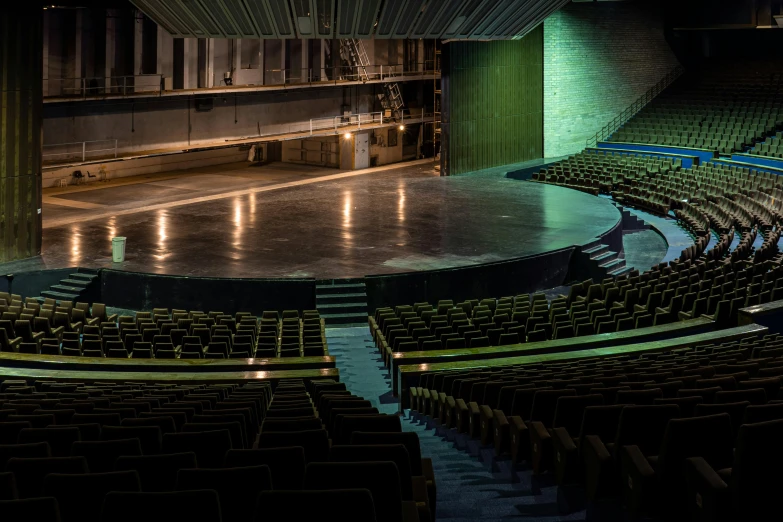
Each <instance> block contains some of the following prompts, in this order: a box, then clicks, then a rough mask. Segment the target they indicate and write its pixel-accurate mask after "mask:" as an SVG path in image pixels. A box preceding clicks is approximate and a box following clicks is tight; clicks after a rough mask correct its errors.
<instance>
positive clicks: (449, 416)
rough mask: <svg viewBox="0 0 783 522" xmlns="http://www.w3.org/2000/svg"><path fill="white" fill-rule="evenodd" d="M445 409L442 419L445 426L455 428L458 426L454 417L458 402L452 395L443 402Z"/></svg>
mask: <svg viewBox="0 0 783 522" xmlns="http://www.w3.org/2000/svg"><path fill="white" fill-rule="evenodd" d="M443 407H444V411H443V413H442V414H441V416H440V417H441V419H442V420H443V424H444V425H445V426H446V427H447V428H453V427H454V426H456V425H457V419H456V417H455V415H454V413H455V409H456V407H457V401H456V399H454V397H452V396H451V395H447V396H446V399H445V400H444V401H443Z"/></svg>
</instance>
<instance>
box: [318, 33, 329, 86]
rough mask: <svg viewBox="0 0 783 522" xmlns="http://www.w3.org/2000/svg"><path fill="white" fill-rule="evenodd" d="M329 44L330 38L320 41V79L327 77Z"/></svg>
mask: <svg viewBox="0 0 783 522" xmlns="http://www.w3.org/2000/svg"><path fill="white" fill-rule="evenodd" d="M328 45H329V40H319V41H318V63H319V69H320V72H319V75H318V77H319V79H320V80H321V81H324V80H326V79H327V74H326V47H327V46H328Z"/></svg>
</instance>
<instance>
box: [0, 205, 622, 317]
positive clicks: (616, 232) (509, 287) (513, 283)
mask: <svg viewBox="0 0 783 522" xmlns="http://www.w3.org/2000/svg"><path fill="white" fill-rule="evenodd" d="M622 236H623V226H622V219H621V215H620V213H619V212H618V220H617V222H616V223H615V225H614V226H613V227H612V228H610V229H609V230H606V231H605V232H604V233H603V234H601V235H600V236H599V237H596V238H594V239H592V240H590V241H588V242H586V243H584V244H581V245H573V246H571V247H567V248H561V249H557V250H552V251H549V252H544V253H539V254H534V255H529V256H524V257H518V258H511V259H506V260H502V261H496V262H490V263H483V264H476V265H469V266H462V267H454V268H446V269H437V270H426V271H417V272H405V273H394V274H381V275H368V276H365V277H364V278H363V279H360V280H359V281H362V282H364V283H365V284H366V287H367V301H368V302H367V305H368V310H371V311H372V310H375V308H378V307H381V306H392V305H396V304H402V303H413V302H417V301H437V300H438V299H440V298H441V297H442V296H449V298H452V299H454V300H464V299H474V298H482V297H489V296H507V295H515V294H521V293H528V292H534V291H540V290H545V289H549V288H554V287H557V286H561V285H563V284H565V283H568V282H571V281H575V280H581V279H585V278H586V277H595V276H596V274H593V273H591V271H594V270H595V267H594V266H592V267H591V266H588V265H589V262H588V261H589V256H587V255H582V254H581V252H582V251H584V250H586V249H589V248H591V247H594V246H597V245H599V244H604V245H607V246H608V247H609V249H610V250H612V251H615V252H618V253H622ZM77 270H80V268H79V267H70V268H56V269H44V270H35V271H29V272H15V273H14V275H13V281H9V279H8V277H7V276H6V277H2V276H0V290H2V291H7V292H13V293H16V294H21V295H23V296H36V295H40V294H41V292H42V291H44V290H47V289H49V288H50V287H51V286H53V285H56V284H58V282H59V280H61V279H64V278H67V277H68V274H70V273H73V272H75V271H77ZM86 270H88V271H91V272H93V273H95V274H97V275H98V278H97V281H98V282H97V283H96V284H94V285H92V286H91V287H90V288H89V289H88V290H89V291H88V293H86V294H84V295H83V296H82V299H83V300H87V301H91V302H93V301H94V302H101V303H105V304H106V305H107V306H110V307H114V308H120V309H125V310H150V309H152V308H158V307H160V308H183V309H191V310H204V311H209V310H221V311H224V312H226V313H235V312H237V311H247V312H251V313H255V314H260V313H261V312H263V311H264V310H271V309H277V310H285V309H292V310H308V309H315V308H316V285H318V284H324V283H327V284H340V283H341V282H356V281H357V279H355V278H353V279H329V280H319V279H315V278H219V277H186V276H175V275H161V274H152V273H145V272H131V271H124V270H115V269H97V270H91V269H86ZM598 275H599V276H600V274H598Z"/></svg>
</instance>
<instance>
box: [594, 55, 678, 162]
mask: <svg viewBox="0 0 783 522" xmlns="http://www.w3.org/2000/svg"><path fill="white" fill-rule="evenodd" d="M683 72H685V68H684V67H683V66H682V65H678V66H677V67H675V68H674V69H672V70H671V71H669V72H668V73H667V74H666V76H664V77H663V78H661V79H660V80H659V81H658V83H656V84H655V85H653V86H652V87H650V88H649V89H647V92H645V93H644V94H642V95H641V96H639V98H637V99H636V101H634V102H633V103H632V104H631V105H629V106H628V107H626V108H625V110H624V111H623V112H621V113H620V114H618V115H617V116H615V117H614V118H613V119H612V121H610V122H609V123H607V124H606V125H604V126H603V127H602V128H601V130H600V131H598V132H596V133H595V135H594V136H591V137H590V138H587V141H586V143H585V146H586V147H595V146H597V145H598V142H599V141H603V140H605V139H607V138H608V137H609V136H611V135H612V134H614V133H615V131H617V129H619V128H620V127H621V126H622V125H623V124H625V123H626V122H627V121H628V120H630V119H631V118H633V117H634V116H636V114H638V113H639V111H641V110H642V109H643V108H644V107H646V106H647V104H649V103H650V102H651V101H653V100H654V99H655V98H656V97H657V96H658V95H659V94H660V93H661V92H663V90H664V89H666V88H667V87H668V86H670V85H671V84H672V83H674V80H676V79H677V78H679V77H680V76H681V75H682V73H683Z"/></svg>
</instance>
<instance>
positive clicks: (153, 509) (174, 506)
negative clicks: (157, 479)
mask: <svg viewBox="0 0 783 522" xmlns="http://www.w3.org/2000/svg"><path fill="white" fill-rule="evenodd" d="M173 513H176V517H177V518H178V519H180V520H194V521H195V520H198V521H199V522H221V517H220V501H219V499H218V494H217V492H216V491H213V490H211V489H202V490H194V491H175V492H168V493H127V492H116V491H113V492H111V493H108V494H107V495H106V497H105V498H104V501H103V510H102V512H101V521H102V522H138V521H139V520H144V521H145V522H169V521H170V520H171V516H172V514H173Z"/></svg>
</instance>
